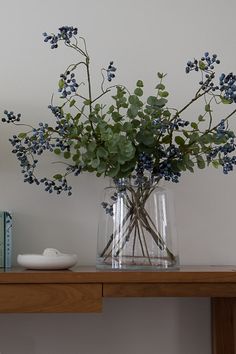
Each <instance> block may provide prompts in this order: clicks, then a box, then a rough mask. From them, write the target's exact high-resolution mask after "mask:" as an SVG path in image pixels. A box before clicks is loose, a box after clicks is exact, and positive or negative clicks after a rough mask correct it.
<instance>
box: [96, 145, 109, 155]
mask: <svg viewBox="0 0 236 354" xmlns="http://www.w3.org/2000/svg"><path fill="white" fill-rule="evenodd" d="M97 156H98V157H103V158H107V157H108V151H107V150H106V149H104V147H102V146H99V148H98V149H97Z"/></svg>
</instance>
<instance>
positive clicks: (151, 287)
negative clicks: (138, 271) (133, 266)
mask: <svg viewBox="0 0 236 354" xmlns="http://www.w3.org/2000/svg"><path fill="white" fill-rule="evenodd" d="M103 296H104V297H221V296H224V297H236V284H227V285H226V284H222V283H219V284H213V283H210V284H206V283H192V284H188V283H181V284H180V283H169V284H163V283H160V284H133V283H131V284H126V283H125V284H104V285H103Z"/></svg>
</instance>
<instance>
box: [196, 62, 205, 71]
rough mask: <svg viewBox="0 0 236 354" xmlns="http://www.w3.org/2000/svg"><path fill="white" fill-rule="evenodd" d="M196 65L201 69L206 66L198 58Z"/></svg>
mask: <svg viewBox="0 0 236 354" xmlns="http://www.w3.org/2000/svg"><path fill="white" fill-rule="evenodd" d="M198 66H199V68H200V69H201V70H204V69H205V68H206V64H205V63H204V62H203V61H202V60H199V62H198Z"/></svg>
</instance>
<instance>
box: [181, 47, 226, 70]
mask: <svg viewBox="0 0 236 354" xmlns="http://www.w3.org/2000/svg"><path fill="white" fill-rule="evenodd" d="M201 61H202V62H203V63H204V64H205V65H204V71H211V70H214V68H215V67H214V65H215V64H220V60H219V59H217V54H213V55H212V56H210V55H209V53H208V52H206V53H204V56H203V57H202V58H201ZM200 68H201V67H200V64H199V62H198V60H197V59H194V61H191V60H189V61H188V62H187V66H186V68H185V72H186V73H187V74H188V73H190V71H193V70H195V71H199V69H200Z"/></svg>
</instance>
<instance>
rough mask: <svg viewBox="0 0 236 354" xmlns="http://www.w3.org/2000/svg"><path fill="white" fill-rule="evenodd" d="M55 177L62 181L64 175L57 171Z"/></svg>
mask: <svg viewBox="0 0 236 354" xmlns="http://www.w3.org/2000/svg"><path fill="white" fill-rule="evenodd" d="M53 178H54V179H56V180H58V181H61V180H62V178H63V176H62V175H61V174H59V173H57V174H56V175H54V176H53Z"/></svg>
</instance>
